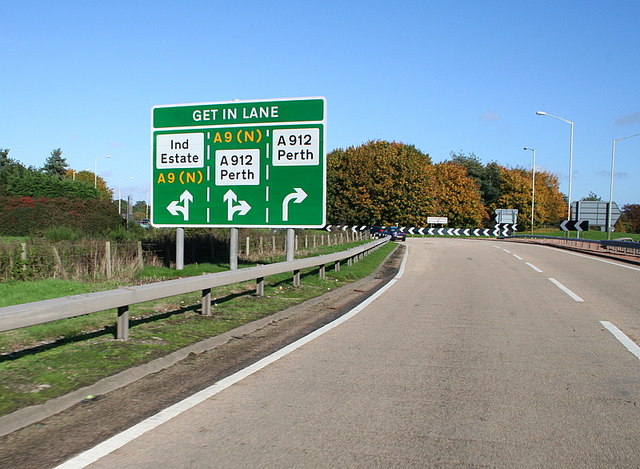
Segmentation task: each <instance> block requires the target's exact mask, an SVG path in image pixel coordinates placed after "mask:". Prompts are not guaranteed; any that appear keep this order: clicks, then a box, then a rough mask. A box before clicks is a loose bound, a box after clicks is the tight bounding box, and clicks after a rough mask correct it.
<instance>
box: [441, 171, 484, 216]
mask: <svg viewBox="0 0 640 469" xmlns="http://www.w3.org/2000/svg"><path fill="white" fill-rule="evenodd" d="M433 174H434V177H433V179H434V185H433V187H432V188H431V190H432V191H433V197H434V199H435V206H434V209H433V211H432V215H435V216H441V217H447V218H448V219H449V225H451V226H456V227H459V228H477V227H479V226H481V225H482V222H483V220H485V219H486V218H487V217H488V214H487V210H486V209H485V207H484V205H483V204H482V200H481V195H480V190H479V187H478V183H477V182H476V180H475V179H473V178H471V177H470V176H469V175H468V174H467V170H466V169H465V167H464V166H461V165H459V164H455V163H450V162H445V163H440V164H437V165H435V166H434V167H433Z"/></svg>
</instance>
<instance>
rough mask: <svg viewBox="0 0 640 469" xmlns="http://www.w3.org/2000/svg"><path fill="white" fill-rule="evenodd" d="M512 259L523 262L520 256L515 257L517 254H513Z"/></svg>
mask: <svg viewBox="0 0 640 469" xmlns="http://www.w3.org/2000/svg"><path fill="white" fill-rule="evenodd" d="M513 257H515V258H516V259H518V260H519V261H521V260H523V259H522V257H520V256H519V255H517V254H514V255H513Z"/></svg>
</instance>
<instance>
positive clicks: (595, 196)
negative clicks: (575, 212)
mask: <svg viewBox="0 0 640 469" xmlns="http://www.w3.org/2000/svg"><path fill="white" fill-rule="evenodd" d="M580 200H593V201H600V200H602V198H601V197H600V196H599V195H598V194H596V193H595V192H593V191H590V192H589V195H588V196H586V197H583V198H582V199H580Z"/></svg>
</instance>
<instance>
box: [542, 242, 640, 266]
mask: <svg viewBox="0 0 640 469" xmlns="http://www.w3.org/2000/svg"><path fill="white" fill-rule="evenodd" d="M540 247H542V248H545V249H552V250H554V251H555V252H562V253H564V254H570V255H572V256H578V257H584V258H585V259H591V260H592V261H598V262H604V263H605V264H611V265H615V266H616V267H624V268H625V269H630V270H637V271H639V272H640V267H634V266H632V265H627V264H620V263H618V262H614V261H609V260H607V259H600V258H598V257H595V256H589V255H587V254H580V253H577V252H571V251H566V250H564V249H558V248H552V247H549V246H540Z"/></svg>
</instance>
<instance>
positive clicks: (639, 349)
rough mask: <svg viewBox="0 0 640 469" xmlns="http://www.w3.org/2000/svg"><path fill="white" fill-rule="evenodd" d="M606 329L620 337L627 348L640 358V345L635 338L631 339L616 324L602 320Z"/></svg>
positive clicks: (617, 337) (620, 340)
mask: <svg viewBox="0 0 640 469" xmlns="http://www.w3.org/2000/svg"><path fill="white" fill-rule="evenodd" d="M600 324H602V325H603V326H604V327H605V329H607V330H608V331H609V332H611V333H612V334H613V336H614V337H615V338H616V339H618V341H619V342H620V343H621V344H622V345H624V346H625V348H626V349H627V350H628V351H629V352H631V353H633V354H634V355H635V356H636V358H637V359H638V360H640V346H638V344H636V343H635V342H634V341H633V340H631V339H630V338H629V337H627V335H626V334H625V333H624V332H622V331H621V330H620V329H618V328H617V327H616V326H614V325H613V324H611V323H610V322H609V321H600Z"/></svg>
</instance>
